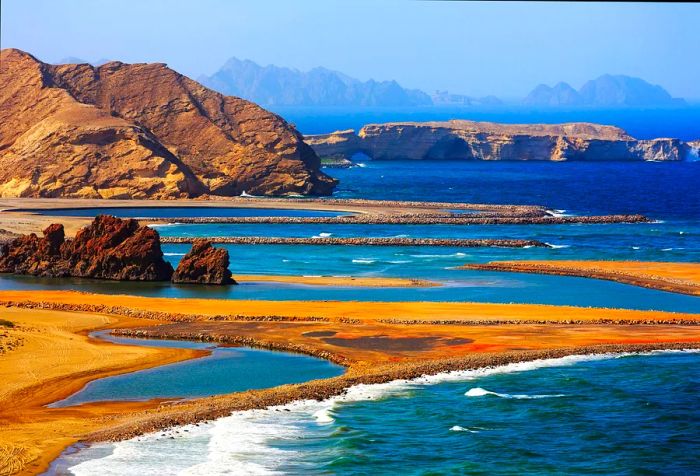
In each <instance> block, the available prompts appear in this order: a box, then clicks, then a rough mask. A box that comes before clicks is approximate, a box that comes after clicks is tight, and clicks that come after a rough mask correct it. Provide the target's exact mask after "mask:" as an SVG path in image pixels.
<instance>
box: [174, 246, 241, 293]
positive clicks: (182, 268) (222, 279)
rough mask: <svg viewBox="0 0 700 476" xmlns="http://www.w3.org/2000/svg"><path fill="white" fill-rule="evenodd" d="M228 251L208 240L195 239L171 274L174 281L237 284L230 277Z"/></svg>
mask: <svg viewBox="0 0 700 476" xmlns="http://www.w3.org/2000/svg"><path fill="white" fill-rule="evenodd" d="M228 267H229V257H228V251H227V250H226V249H224V248H214V247H213V246H212V244H211V242H210V241H208V240H205V239H198V240H195V241H194V243H193V245H192V249H191V250H190V252H189V253H187V254H186V255H185V256H184V257H183V258H182V260H181V261H180V264H179V265H178V266H177V269H176V270H175V274H173V282H174V283H197V284H237V283H236V281H234V279H233V278H232V277H231V271H229V269H228Z"/></svg>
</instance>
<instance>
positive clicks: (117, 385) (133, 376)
mask: <svg viewBox="0 0 700 476" xmlns="http://www.w3.org/2000/svg"><path fill="white" fill-rule="evenodd" d="M96 334H97V336H98V337H99V338H101V339H104V340H108V341H110V342H114V343H118V344H131V345H141V346H149V347H175V348H183V349H209V350H211V354H210V355H208V356H205V357H201V358H198V359H193V360H188V361H184V362H178V363H175V364H170V365H163V366H160V367H155V368H151V369H146V370H141V371H137V372H131V373H128V374H122V375H115V376H112V377H106V378H103V379H99V380H93V381H92V382H90V383H88V384H87V385H86V386H85V387H84V388H83V389H82V390H80V391H79V392H77V393H75V394H73V395H71V396H70V397H68V398H66V399H64V400H61V401H59V402H55V403H53V404H51V405H50V406H52V407H67V406H72V405H79V404H81V403H88V402H99V401H106V400H150V399H153V398H198V397H207V396H211V395H221V394H225V393H232V392H241V391H244V390H251V389H259V388H270V387H276V386H277V385H283V384H287V383H300V382H306V381H308V380H314V379H319V378H329V377H335V376H337V375H340V374H342V373H343V371H344V369H343V367H341V366H339V365H335V364H332V363H330V362H328V361H326V360H323V359H318V358H315V357H309V356H306V355H300V354H291V353H286V352H275V351H269V350H260V349H252V348H249V347H222V346H216V345H213V344H211V343H201V342H188V341H179V340H157V339H131V338H124V337H117V336H111V335H109V334H107V333H106V332H100V333H96Z"/></svg>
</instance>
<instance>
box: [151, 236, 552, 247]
mask: <svg viewBox="0 0 700 476" xmlns="http://www.w3.org/2000/svg"><path fill="white" fill-rule="evenodd" d="M196 239H197V238H193V237H185V236H183V237H179V236H178V237H164V238H161V242H162V243H167V244H179V243H192V242H193V241H194V240H196ZM207 240H208V241H210V242H212V243H217V244H230V245H344V246H450V247H462V248H478V247H497V248H525V247H531V246H535V247H542V248H543V247H547V246H548V245H547V244H546V243H543V242H541V241H537V240H490V239H478V240H477V239H475V240H471V239H447V238H333V237H323V238H290V237H270V236H211V237H207Z"/></svg>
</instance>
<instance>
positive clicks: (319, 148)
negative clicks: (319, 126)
mask: <svg viewBox="0 0 700 476" xmlns="http://www.w3.org/2000/svg"><path fill="white" fill-rule="evenodd" d="M305 140H306V142H307V143H308V144H309V145H310V146H311V147H313V149H314V150H315V151H316V153H317V154H318V155H319V156H320V157H336V158H337V157H343V158H348V159H349V158H351V157H352V156H353V155H354V154H356V153H363V154H366V155H368V156H370V157H371V158H373V159H375V160H544V161H567V160H573V161H643V160H649V161H652V160H653V161H666V160H689V156H690V155H691V153H692V149H693V147H692V146H691V144H692V143H685V142H682V141H680V140H678V139H651V140H637V139H635V138H633V137H631V136H630V135H629V134H627V133H626V132H625V131H624V130H622V129H620V128H618V127H613V126H604V125H600V124H590V123H568V124H497V123H491V122H473V121H464V120H452V121H444V122H395V123H386V124H369V125H366V126H364V127H363V128H362V129H361V130H360V131H359V133H357V134H355V132H354V131H351V130H347V131H338V132H333V133H331V134H322V135H314V136H307V137H306V138H305Z"/></svg>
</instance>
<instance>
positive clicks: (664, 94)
mask: <svg viewBox="0 0 700 476" xmlns="http://www.w3.org/2000/svg"><path fill="white" fill-rule="evenodd" d="M524 104H526V105H529V106H592V107H658V106H680V105H683V104H685V101H683V99H676V98H673V97H671V95H670V94H669V93H668V91H666V90H665V89H664V88H662V87H661V86H658V85H654V84H650V83H648V82H647V81H644V80H643V79H641V78H635V77H633V76H626V75H621V74H620V75H613V74H604V75H602V76H599V77H598V78H596V79H592V80H590V81H587V82H586V83H585V84H584V85H583V86H582V87H581V89H579V90H578V91H576V90H575V89H574V88H572V87H571V86H570V85H569V84H568V83H565V82H559V83H557V84H556V85H555V86H554V87H553V88H552V87H549V86H547V85H545V84H540V85H538V86H537V87H535V89H533V90H532V92H530V94H528V96H527V97H526V98H525V100H524Z"/></svg>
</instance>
